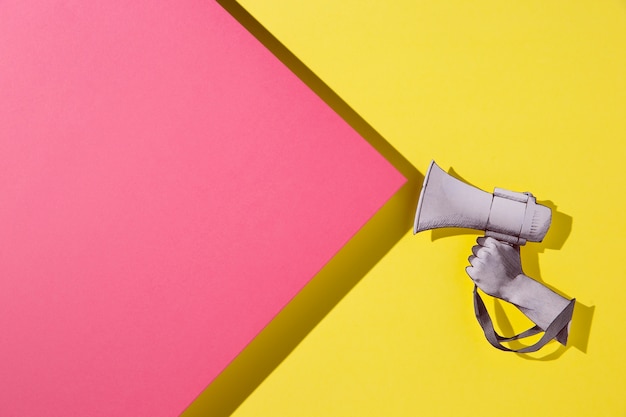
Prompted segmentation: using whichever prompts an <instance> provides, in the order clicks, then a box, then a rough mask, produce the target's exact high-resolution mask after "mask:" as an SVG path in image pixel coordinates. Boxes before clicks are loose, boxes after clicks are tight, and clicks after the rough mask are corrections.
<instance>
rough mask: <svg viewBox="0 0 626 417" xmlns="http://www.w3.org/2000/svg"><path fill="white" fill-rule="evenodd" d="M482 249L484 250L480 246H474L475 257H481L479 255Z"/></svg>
mask: <svg viewBox="0 0 626 417" xmlns="http://www.w3.org/2000/svg"><path fill="white" fill-rule="evenodd" d="M481 249H483V247H482V246H480V245H475V246H472V253H473V254H474V256H477V257H480V255H479V253H480V250H481Z"/></svg>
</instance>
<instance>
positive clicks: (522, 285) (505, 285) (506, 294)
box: [465, 237, 569, 330]
mask: <svg viewBox="0 0 626 417" xmlns="http://www.w3.org/2000/svg"><path fill="white" fill-rule="evenodd" d="M476 242H477V243H478V245H476V246H474V247H473V248H472V255H471V256H470V257H469V262H470V266H468V267H467V268H465V271H466V272H467V275H469V277H470V278H471V279H472V281H474V283H475V284H476V286H478V288H480V289H481V290H482V291H483V292H485V293H486V294H489V295H491V296H493V297H497V298H501V299H503V300H505V301H508V302H509V303H512V304H515V305H516V306H517V307H518V308H519V309H520V310H521V311H522V312H523V313H524V314H525V315H526V316H527V317H528V318H529V319H531V320H532V321H533V322H534V323H535V324H537V325H538V326H539V327H541V328H542V329H544V330H545V329H546V328H547V326H548V325H549V324H550V323H551V322H552V321H553V320H554V318H555V317H556V316H557V315H558V314H559V313H560V312H561V311H563V309H564V308H565V307H566V306H567V305H568V304H569V300H568V299H566V298H564V297H562V296H561V295H559V294H557V293H555V292H554V291H552V290H551V289H550V288H548V287H546V286H545V285H543V284H541V283H540V282H538V281H535V280H534V279H532V278H531V277H529V276H526V275H524V273H523V271H522V265H521V260H520V250H519V247H518V246H510V245H508V244H506V243H502V242H500V241H498V240H496V239H493V238H491V237H479V238H478V239H477V240H476Z"/></svg>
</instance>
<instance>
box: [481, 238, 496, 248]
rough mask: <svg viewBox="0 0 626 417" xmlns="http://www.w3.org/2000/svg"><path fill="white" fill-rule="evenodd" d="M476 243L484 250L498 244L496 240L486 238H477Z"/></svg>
mask: <svg viewBox="0 0 626 417" xmlns="http://www.w3.org/2000/svg"><path fill="white" fill-rule="evenodd" d="M476 242H478V244H479V245H480V246H484V247H486V248H489V247H494V246H496V245H497V244H498V241H497V240H496V239H494V238H492V237H487V236H481V237H479V238H478V239H476Z"/></svg>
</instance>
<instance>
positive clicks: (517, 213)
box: [413, 161, 552, 245]
mask: <svg viewBox="0 0 626 417" xmlns="http://www.w3.org/2000/svg"><path fill="white" fill-rule="evenodd" d="M551 220H552V211H551V210H550V209H549V208H548V207H546V206H544V205H541V204H537V201H536V199H535V197H533V195H532V194H531V193H518V192H515V191H509V190H505V189H502V188H495V189H494V192H493V194H491V193H488V192H486V191H483V190H480V189H478V188H476V187H473V186H471V185H469V184H466V183H464V182H463V181H460V180H458V179H456V178H454V177H452V176H450V175H448V174H447V173H446V172H444V170H442V169H441V168H440V167H439V166H438V165H437V164H436V163H435V161H432V162H431V163H430V166H429V167H428V171H427V172H426V176H425V178H424V184H423V185H422V191H421V193H420V198H419V202H418V204H417V211H416V213H415V223H414V226H413V233H414V234H415V233H419V232H422V231H424V230H431V229H437V228H442V227H462V228H468V229H477V230H483V231H485V235H486V236H491V237H494V238H496V239H498V240H500V241H503V242H507V243H510V244H512V245H524V244H526V242H527V241H530V242H541V241H542V240H543V238H544V237H545V235H546V233H547V232H548V229H549V228H550V222H551Z"/></svg>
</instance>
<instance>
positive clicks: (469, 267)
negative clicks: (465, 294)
mask: <svg viewBox="0 0 626 417" xmlns="http://www.w3.org/2000/svg"><path fill="white" fill-rule="evenodd" d="M465 272H466V273H467V275H469V277H470V278H471V279H472V281H474V277H473V276H472V274H473V273H474V267H473V266H466V267H465Z"/></svg>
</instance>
